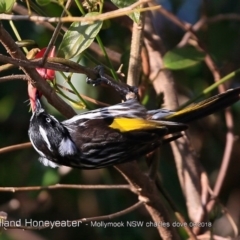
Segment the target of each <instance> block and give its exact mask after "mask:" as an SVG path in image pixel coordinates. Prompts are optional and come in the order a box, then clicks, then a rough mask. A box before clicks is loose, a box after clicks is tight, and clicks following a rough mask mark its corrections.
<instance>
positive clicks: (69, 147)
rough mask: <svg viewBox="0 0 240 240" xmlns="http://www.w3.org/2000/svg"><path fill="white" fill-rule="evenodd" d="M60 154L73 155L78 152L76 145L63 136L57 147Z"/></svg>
mask: <svg viewBox="0 0 240 240" xmlns="http://www.w3.org/2000/svg"><path fill="white" fill-rule="evenodd" d="M58 150H59V153H60V155H61V156H63V157H64V156H66V155H74V154H77V153H78V150H77V147H76V145H75V144H74V143H73V141H72V140H71V139H69V138H63V139H62V141H61V142H60V144H59V147H58Z"/></svg>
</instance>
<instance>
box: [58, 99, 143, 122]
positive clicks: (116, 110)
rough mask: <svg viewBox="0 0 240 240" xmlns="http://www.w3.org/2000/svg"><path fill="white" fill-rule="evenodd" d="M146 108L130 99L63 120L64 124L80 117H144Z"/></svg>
mask: <svg viewBox="0 0 240 240" xmlns="http://www.w3.org/2000/svg"><path fill="white" fill-rule="evenodd" d="M146 114H147V110H146V108H145V107H144V106H142V105H141V104H140V103H139V102H138V101H137V100H135V99H131V100H129V101H126V102H124V103H119V104H116V105H113V106H109V107H105V108H100V109H96V110H92V111H88V112H85V113H82V114H79V115H76V116H74V117H73V118H71V119H68V120H66V121H63V122H62V123H63V124H64V125H65V124H66V125H68V124H71V123H74V122H77V121H78V120H81V119H103V118H108V117H127V118H145V117H146Z"/></svg>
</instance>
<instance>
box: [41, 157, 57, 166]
mask: <svg viewBox="0 0 240 240" xmlns="http://www.w3.org/2000/svg"><path fill="white" fill-rule="evenodd" d="M38 160H39V161H40V163H42V164H43V165H44V166H46V167H52V168H56V167H59V165H58V164H56V163H54V162H52V161H50V160H48V159H47V158H45V157H40V158H39V159H38Z"/></svg>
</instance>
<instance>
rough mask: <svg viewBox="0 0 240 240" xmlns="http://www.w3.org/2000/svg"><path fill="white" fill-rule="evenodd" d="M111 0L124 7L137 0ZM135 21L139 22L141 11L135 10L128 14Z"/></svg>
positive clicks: (119, 6)
mask: <svg viewBox="0 0 240 240" xmlns="http://www.w3.org/2000/svg"><path fill="white" fill-rule="evenodd" d="M111 2H112V3H113V4H114V5H116V6H117V7H118V8H124V7H128V6H130V5H132V4H133V3H135V2H136V0H111ZM128 16H129V17H130V18H131V19H132V20H133V21H134V22H135V23H138V22H139V18H140V13H139V12H137V11H136V12H134V13H131V14H129V15H128Z"/></svg>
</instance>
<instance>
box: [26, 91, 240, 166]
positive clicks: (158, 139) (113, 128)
mask: <svg viewBox="0 0 240 240" xmlns="http://www.w3.org/2000/svg"><path fill="white" fill-rule="evenodd" d="M239 94H240V88H236V89H231V90H229V91H227V92H225V93H223V94H219V95H216V96H214V97H212V98H209V99H207V100H204V101H202V102H200V103H197V104H195V105H191V106H189V107H187V108H185V109H183V110H180V111H178V112H173V111H169V110H165V109H159V110H153V111H147V110H146V109H145V107H143V106H142V105H141V104H140V103H139V102H138V101H137V100H134V99H132V100H128V101H126V102H124V103H120V104H116V105H113V106H110V107H105V108H100V109H97V110H93V111H89V112H86V113H83V114H80V115H76V116H74V117H73V118H71V119H68V120H66V121H63V122H59V121H58V120H57V119H55V117H53V116H51V115H50V114H48V113H47V112H46V111H45V110H44V109H43V108H42V107H41V104H40V101H39V99H37V100H36V108H35V110H34V111H33V115H32V117H31V120H30V127H29V132H28V133H29V138H30V140H31V142H32V145H33V147H34V148H35V150H36V151H37V152H38V153H39V154H40V156H41V157H40V160H41V161H42V162H43V163H44V164H45V165H49V166H52V167H53V166H55V165H66V166H70V167H76V168H83V169H96V168H103V167H107V166H111V165H116V164H119V163H124V162H128V161H132V160H134V159H136V158H138V157H140V156H143V155H145V154H147V153H149V152H151V151H153V150H154V149H156V148H157V147H159V146H160V145H161V143H162V139H163V137H164V136H165V135H168V134H172V133H176V132H181V131H183V130H185V129H186V128H187V125H186V124H185V123H187V122H190V121H193V120H195V119H199V118H201V117H204V116H206V115H209V114H211V113H213V112H215V111H217V110H219V109H221V108H224V107H227V106H229V105H231V104H233V103H234V102H236V101H238V100H239Z"/></svg>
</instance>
